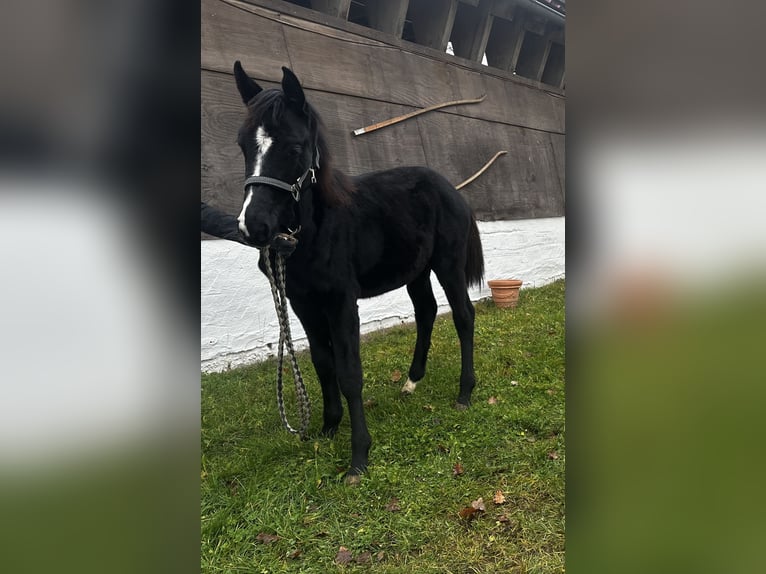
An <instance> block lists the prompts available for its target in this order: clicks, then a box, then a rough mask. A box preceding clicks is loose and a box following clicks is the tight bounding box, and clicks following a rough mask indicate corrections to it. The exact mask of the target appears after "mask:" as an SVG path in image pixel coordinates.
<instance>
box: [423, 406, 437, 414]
mask: <svg viewBox="0 0 766 574" xmlns="http://www.w3.org/2000/svg"><path fill="white" fill-rule="evenodd" d="M435 408H436V407H434V406H433V405H423V410H424V411H428V412H429V413H432V412H434V409H435Z"/></svg>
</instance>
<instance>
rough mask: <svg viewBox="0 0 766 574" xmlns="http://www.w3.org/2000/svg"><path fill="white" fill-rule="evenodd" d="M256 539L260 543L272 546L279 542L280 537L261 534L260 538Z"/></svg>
mask: <svg viewBox="0 0 766 574" xmlns="http://www.w3.org/2000/svg"><path fill="white" fill-rule="evenodd" d="M255 539H256V540H257V541H258V542H263V543H264V544H271V543H272V542H276V541H277V540H279V536H277V535H276V534H266V533H265V532H261V533H260V534H259V535H258V536H256V537H255Z"/></svg>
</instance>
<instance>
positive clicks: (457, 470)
mask: <svg viewBox="0 0 766 574" xmlns="http://www.w3.org/2000/svg"><path fill="white" fill-rule="evenodd" d="M461 474H463V465H462V464H460V463H459V462H456V463H455V466H453V467H452V476H460V475H461Z"/></svg>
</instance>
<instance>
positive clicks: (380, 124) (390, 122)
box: [351, 94, 487, 136]
mask: <svg viewBox="0 0 766 574" xmlns="http://www.w3.org/2000/svg"><path fill="white" fill-rule="evenodd" d="M486 97H487V94H484V95H483V96H482V97H480V98H476V99H475V100H454V101H452V102H444V103H443V104H435V105H433V106H428V107H427V108H423V109H422V110H415V111H414V112H410V113H409V114H404V115H403V116H397V117H395V118H391V119H389V120H384V121H382V122H378V123H377V124H372V125H371V126H367V127H364V128H359V129H357V130H354V131H353V132H351V133H353V134H354V135H355V136H360V135H362V134H368V133H370V132H374V131H375V130H379V129H380V128H384V127H386V126H391V125H393V124H398V123H399V122H403V121H404V120H408V119H410V118H414V117H415V116H419V115H420V114H425V113H426V112H432V111H434V110H438V109H440V108H446V107H448V106H459V105H461V104H478V103H481V102H483V101H484V98H486Z"/></svg>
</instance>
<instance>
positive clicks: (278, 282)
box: [261, 246, 311, 440]
mask: <svg viewBox="0 0 766 574" xmlns="http://www.w3.org/2000/svg"><path fill="white" fill-rule="evenodd" d="M261 255H262V256H263V257H264V260H265V265H264V266H265V268H266V276H267V277H268V279H269V286H270V287H271V296H272V299H274V308H275V309H276V312H277V319H278V321H279V349H278V351H277V407H278V408H279V416H280V418H281V419H282V424H283V425H284V427H285V428H286V429H287V430H288V431H289V432H291V433H293V434H297V435H298V436H300V438H301V440H306V438H307V431H308V427H309V422H310V420H311V403H310V401H309V395H308V392H307V391H306V385H305V383H304V382H303V376H302V375H301V370H300V367H298V361H297V359H296V358H295V349H294V348H293V338H292V334H291V332H290V316H289V314H288V311H287V295H286V293H285V264H284V257H283V256H282V254H281V253H279V252H278V251H277V252H276V253H275V255H274V260H275V262H276V274H275V273H274V271H273V270H272V266H271V257H270V256H269V255H270V249H269V247H268V246H266V247H264V248H263V249H261ZM285 346H286V347H287V354H288V356H289V357H290V365H291V367H292V371H293V380H294V382H295V398H296V403H297V407H298V415H299V417H300V426H299V428H298V430H296V429H294V428H293V427H292V426H291V425H290V423H289V422H288V420H287V414H286V413H285V399H284V387H283V382H282V366H283V364H284V349H285Z"/></svg>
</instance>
